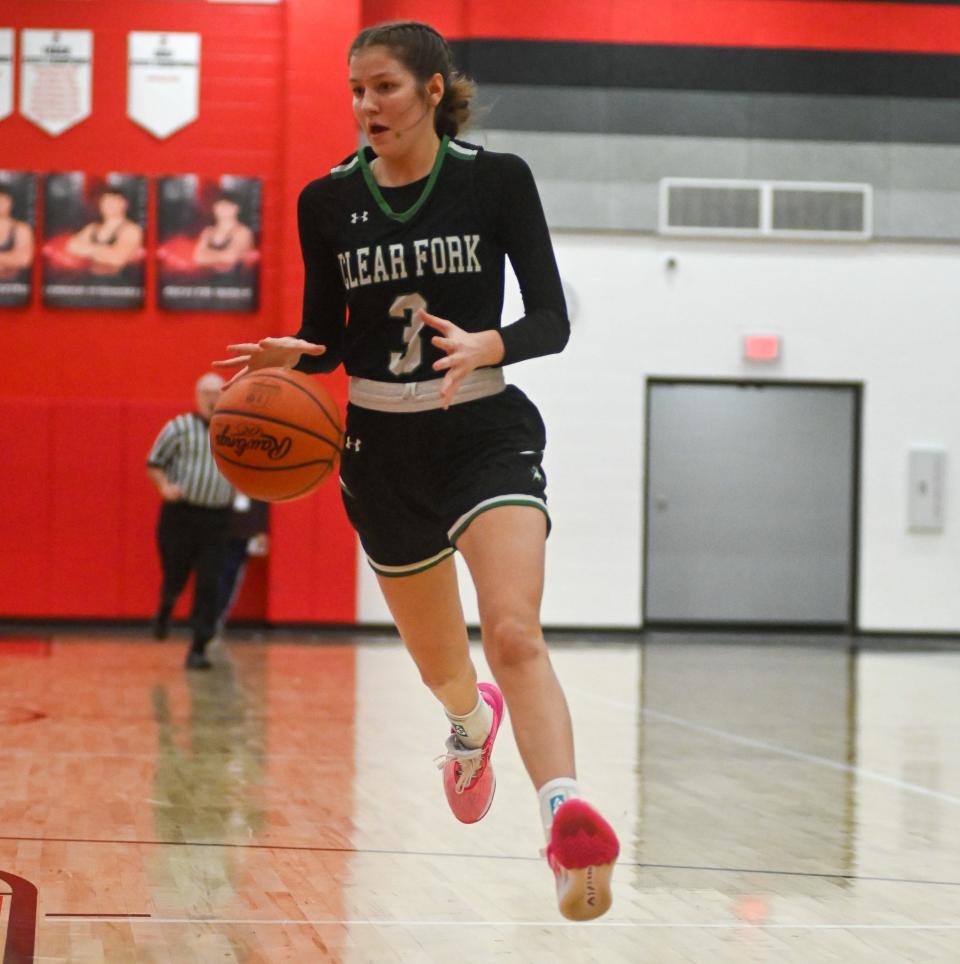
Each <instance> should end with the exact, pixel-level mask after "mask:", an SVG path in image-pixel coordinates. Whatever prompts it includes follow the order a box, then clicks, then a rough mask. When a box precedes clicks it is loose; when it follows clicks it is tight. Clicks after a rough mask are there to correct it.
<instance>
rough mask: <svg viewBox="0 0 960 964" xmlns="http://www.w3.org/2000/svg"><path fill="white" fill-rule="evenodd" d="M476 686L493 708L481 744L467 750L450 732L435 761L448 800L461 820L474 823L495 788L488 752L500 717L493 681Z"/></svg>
mask: <svg viewBox="0 0 960 964" xmlns="http://www.w3.org/2000/svg"><path fill="white" fill-rule="evenodd" d="M477 689H478V690H479V691H480V695H481V696H482V697H483V699H484V701H485V702H486V703H487V704H488V705H489V707H490V709H491V710H493V722H492V723H491V724H490V732H489V733H488V734H487V738H486V740H484V743H483V746H481V747H478V748H477V749H475V750H470V749H467V748H466V747H464V746H462V745H461V744H460V742H459V740H458V739H457V737H456V734H454V733H451V735H450V736H449V737H448V738H447V752H446V753H445V754H444V755H443V756H442V757H440V759H439V761H438V763H437V766H438V767H439V768H440V769H441V770H443V789H444V791H445V792H446V794H447V803H449V804H450V809H451V810H452V811H453V815H454V816H455V817H456V818H457V820H459V821H460V822H461V823H476V822H477V821H478V820H481V819H483V817H484V816H485V815H486V813H487V811H488V810H489V809H490V804H491V803H493V794H494V792H495V791H496V789H497V780H496V777H494V775H493V767H492V766H491V765H490V753H491V752H492V751H493V741H494V740H495V739H496V738H497V730H499V729H500V720H501V719H503V696H502V695H501V694H500V690H499V689H497V687H496V686H494V685H493V683H477Z"/></svg>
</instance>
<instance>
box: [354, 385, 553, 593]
mask: <svg viewBox="0 0 960 964" xmlns="http://www.w3.org/2000/svg"><path fill="white" fill-rule="evenodd" d="M545 444H546V432H545V430H544V426H543V419H541V418H540V413H539V412H538V411H537V408H536V406H535V405H534V404H533V402H531V401H530V400H529V399H528V398H527V396H526V395H524V394H523V392H521V391H520V390H519V389H518V388H515V387H514V386H513V385H508V386H507V387H506V388H505V389H504V390H503V391H502V392H499V393H497V394H496V395H488V396H487V397H485V398H480V399H477V400H476V401H472V402H463V403H461V404H459V405H452V406H451V407H450V408H449V409H447V410H446V411H444V410H443V409H440V408H435V409H430V410H428V411H422V412H412V413H408V412H403V413H401V412H381V411H375V410H373V409H368V408H360V407H359V406H357V405H353V404H350V405H348V406H347V424H346V437H345V440H344V450H343V456H342V458H341V463H340V488H341V490H342V494H343V503H344V506H345V507H346V510H347V515H348V516H349V518H350V522H351V523H352V524H353V527H354V528H355V529H356V530H357V533H358V534H359V536H360V542H361V545H362V546H363V550H364V552H365V553H366V555H367V560H368V561H369V563H370V565H371V566H372V567H373V569H374V570H375V571H376V572H377V573H379V574H380V575H382V576H411V575H413V574H415V573H418V572H423V571H424V570H426V569H429V568H430V567H431V566H435V565H437V563H439V562H442V561H443V560H444V559H446V558H447V556H449V555H451V554H452V553H453V552H454V550H455V548H456V544H457V539H458V538H459V537H460V535H462V533H463V532H464V531H465V530H466V529H467V527H468V526H469V525H470V523H471V522H472V521H473V520H474V519H475V518H476V517H477V516H478V515H480V514H481V513H482V512H485V511H486V510H488V509H492V508H495V507H496V506H501V505H529V506H533V507H535V508H537V509H539V510H540V511H541V512H543V513H544V515H547V528H548V529H549V526H550V517H549V515H548V514H547V496H546V485H547V480H546V476H545V474H544V471H543V467H542V465H541V460H542V459H543V449H544V445H545Z"/></svg>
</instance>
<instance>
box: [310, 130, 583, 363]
mask: <svg viewBox="0 0 960 964" xmlns="http://www.w3.org/2000/svg"><path fill="white" fill-rule="evenodd" d="M374 157H375V154H374V153H373V150H372V148H369V147H368V148H365V149H364V151H363V152H361V153H357V154H354V155H352V156H351V157H349V158H347V159H346V160H345V161H344V162H343V163H341V164H339V165H337V166H336V167H335V168H333V170H332V171H331V172H330V174H329V175H327V176H326V177H323V178H320V179H318V180H316V181H313V182H311V183H310V184H309V185H307V187H306V188H305V189H304V190H303V192H302V193H301V195H300V201H299V205H298V223H299V230H300V244H301V249H302V251H303V259H304V268H305V283H304V310H303V322H302V326H301V328H300V331H299V333H298V337H300V338H304V339H306V340H307V341H311V342H314V343H316V344H322V345H326V347H327V353H326V354H325V355H322V356H320V357H319V358H310V357H307V356H304V358H303V359H302V361H301V364H300V365H299V366H298V367H299V368H300V369H301V370H304V371H331V370H332V369H333V368H335V367H336V366H337V364H338V363H339V362H341V361H342V362H343V363H344V365H345V367H346V370H347V372H348V373H349V374H350V375H358V376H362V377H364V378H372V379H376V380H379V381H419V380H424V379H430V378H438V377H441V376H442V374H443V373H442V372H435V371H434V370H433V368H432V365H433V363H434V362H435V361H436V360H437V359H438V358H439V357H441V355H442V354H443V353H442V352H441V351H440V350H439V349H437V348H435V347H434V346H433V345H432V344H431V341H430V339H431V338H432V337H433V336H434V335H435V334H437V332H435V331H434V330H433V329H431V328H429V327H427V326H421V324H420V322H419V321H418V320H417V318H416V312H417V311H418V310H420V309H421V308H424V309H426V310H427V311H428V312H430V313H431V314H434V315H438V316H439V317H441V318H447V319H449V320H450V321H452V322H453V323H454V324H456V325H458V326H459V327H461V328H463V329H464V330H466V331H471V332H477V331H484V330H487V329H491V328H500V325H501V312H502V309H503V279H504V257H505V256H506V257H509V258H510V261H511V264H512V265H513V268H514V271H515V273H516V275H517V278H518V280H519V282H520V288H521V292H522V294H523V300H524V316H523V318H521V319H519V320H518V321H516V322H514V323H513V324H511V325H508V326H506V327H505V328H502V329H501V335H502V337H503V341H504V347H505V356H504V360H503V364H508V363H510V362H514V361H520V360H522V359H523V358H531V357H534V356H536V355H544V354H548V353H550V352H555V351H560V350H561V349H562V348H563V346H564V345H565V344H566V340H567V337H568V335H569V323H568V321H567V316H566V306H565V304H564V298H563V290H562V288H561V285H560V276H559V273H558V271H557V265H556V261H555V259H554V256H553V249H552V246H551V243H550V236H549V233H548V231H547V226H546V221H545V219H544V216H543V209H542V207H541V205H540V199H539V196H538V194H537V190H536V186H535V184H534V182H533V177H532V175H531V173H530V170H529V168H528V167H527V165H526V164H525V163H524V162H523V161H522V160H521V159H520V158H518V157H516V156H514V155H510V154H494V153H492V152H489V151H484V150H483V149H482V148H480V147H476V146H473V145H470V144H467V143H464V142H461V141H456V140H449V139H448V138H444V139H443V141H442V142H441V145H440V150H439V152H438V154H437V160H436V163H435V164H434V167H433V170H432V171H431V173H430V175H429V176H428V177H427V178H424V179H423V180H421V181H417V182H415V183H414V184H410V185H405V186H404V187H400V188H385V187H380V186H379V185H377V183H376V181H375V180H374V178H373V175H372V174H371V172H370V169H369V164H370V162H371V160H372V159H373V158H374Z"/></svg>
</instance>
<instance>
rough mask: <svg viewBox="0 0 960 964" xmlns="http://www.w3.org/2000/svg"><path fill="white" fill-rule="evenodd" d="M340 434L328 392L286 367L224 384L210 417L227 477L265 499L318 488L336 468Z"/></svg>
mask: <svg viewBox="0 0 960 964" xmlns="http://www.w3.org/2000/svg"><path fill="white" fill-rule="evenodd" d="M342 438H343V435H342V430H341V426H340V412H339V409H338V408H337V405H336V403H335V402H334V401H333V399H332V398H331V397H330V395H329V393H328V392H327V390H326V389H325V388H324V387H323V386H322V385H321V384H320V383H319V382H318V381H317V380H316V379H315V378H311V377H310V376H309V375H304V374H302V373H301V372H295V371H291V370H290V369H288V368H261V369H260V370H259V371H254V372H251V373H250V374H249V375H244V376H243V378H240V379H238V380H237V381H236V382H234V383H233V384H232V385H230V386H229V387H228V388H227V389H225V390H224V392H223V394H222V395H221V396H220V399H219V401H218V402H217V405H216V408H215V409H214V411H213V417H212V418H211V419H210V447H211V449H212V450H213V457H214V458H215V459H216V462H217V466H218V467H219V469H220V471H221V472H222V473H223V476H224V478H226V480H227V481H228V482H229V483H230V484H231V485H233V486H234V487H235V488H237V489H239V491H241V492H243V493H244V495H248V496H250V498H251V499H261V500H263V501H265V502H287V501H290V500H292V499H300V498H303V496H305V495H308V494H309V493H310V492H312V491H313V490H314V489H315V488H316V487H317V486H318V485H319V484H320V483H321V482H322V481H323V480H324V479H325V478H326V477H327V476H328V475H329V474H330V473H331V472H332V471H333V468H334V466H335V465H336V462H337V456H338V455H339V454H340V446H341V442H342Z"/></svg>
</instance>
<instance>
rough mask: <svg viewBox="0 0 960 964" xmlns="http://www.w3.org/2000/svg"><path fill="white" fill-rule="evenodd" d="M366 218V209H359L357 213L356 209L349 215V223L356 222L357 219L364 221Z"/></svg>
mask: <svg viewBox="0 0 960 964" xmlns="http://www.w3.org/2000/svg"><path fill="white" fill-rule="evenodd" d="M366 220H367V212H366V211H361V212H360V213H359V214H358V213H357V212H356V211H354V212H353V214H351V215H350V223H351V224H356V223H357V221H364V222H365V221H366Z"/></svg>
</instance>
